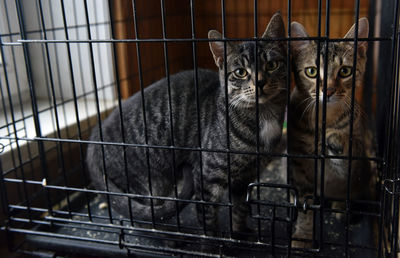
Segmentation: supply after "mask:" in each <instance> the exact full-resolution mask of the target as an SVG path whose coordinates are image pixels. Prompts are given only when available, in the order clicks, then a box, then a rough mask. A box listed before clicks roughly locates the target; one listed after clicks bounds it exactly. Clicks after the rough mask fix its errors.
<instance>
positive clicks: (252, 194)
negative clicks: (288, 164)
mask: <svg viewBox="0 0 400 258" xmlns="http://www.w3.org/2000/svg"><path fill="white" fill-rule="evenodd" d="M277 191H286V193H287V195H283V196H285V197H284V198H282V195H279V196H280V197H276V194H275V195H274V194H273V193H274V192H277ZM266 196H267V197H266ZM274 196H275V197H274ZM289 200H290V201H289ZM246 203H247V205H248V206H249V210H250V216H251V217H252V218H255V219H261V220H269V221H284V222H288V223H293V222H295V221H296V219H297V213H298V211H297V206H298V191H297V189H296V188H294V187H293V186H291V185H288V184H272V183H251V184H249V185H248V187H247V196H246ZM254 210H255V211H254Z"/></svg>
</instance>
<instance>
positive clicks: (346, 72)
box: [339, 66, 353, 78]
mask: <svg viewBox="0 0 400 258" xmlns="http://www.w3.org/2000/svg"><path fill="white" fill-rule="evenodd" d="M352 73H353V69H352V68H351V67H350V66H343V67H342V68H340V70H339V76H340V77H342V78H346V77H349V76H350V75H351V74H352Z"/></svg>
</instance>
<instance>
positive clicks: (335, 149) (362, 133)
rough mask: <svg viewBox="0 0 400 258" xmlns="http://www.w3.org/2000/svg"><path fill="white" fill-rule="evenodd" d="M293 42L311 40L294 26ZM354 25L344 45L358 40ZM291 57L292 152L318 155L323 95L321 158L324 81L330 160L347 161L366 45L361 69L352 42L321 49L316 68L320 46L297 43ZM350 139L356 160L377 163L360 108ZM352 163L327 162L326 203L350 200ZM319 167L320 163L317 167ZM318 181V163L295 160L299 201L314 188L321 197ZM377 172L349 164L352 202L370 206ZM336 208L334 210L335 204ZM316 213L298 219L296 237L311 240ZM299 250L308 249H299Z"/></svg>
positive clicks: (364, 32)
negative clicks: (366, 202)
mask: <svg viewBox="0 0 400 258" xmlns="http://www.w3.org/2000/svg"><path fill="white" fill-rule="evenodd" d="M358 24H359V27H358V37H359V38H367V37H368V31H369V29H368V20H367V19H366V18H362V19H360V20H359V23H358ZM291 28H292V33H293V34H292V35H293V36H294V37H309V36H308V34H307V32H306V30H305V29H304V27H303V26H302V25H301V24H300V23H297V22H293V23H292V24H291ZM354 37H355V25H353V27H352V28H351V29H350V30H349V31H348V33H347V34H346V35H345V36H344V38H345V39H354ZM291 46H292V48H291V49H292V56H293V61H294V62H293V67H294V75H295V82H296V87H295V89H294V90H293V92H292V94H291V100H290V107H289V108H290V110H291V112H290V116H289V127H290V128H289V130H290V132H291V133H290V134H289V136H290V138H289V142H290V146H291V148H290V149H289V152H290V153H292V154H302V155H304V154H306V155H307V154H309V155H312V154H314V152H315V150H314V137H315V121H316V120H315V118H316V117H315V116H316V111H315V110H316V103H317V101H316V98H317V91H319V107H320V108H319V125H318V130H319V137H320V138H319V141H318V153H319V154H321V151H322V147H321V146H322V145H321V137H322V103H323V101H324V99H323V82H324V76H326V77H327V78H326V80H327V86H326V102H327V103H326V133H325V135H326V149H325V151H326V154H327V155H333V156H344V157H348V156H349V138H350V122H351V121H350V115H351V95H352V82H353V76H355V83H356V87H357V88H359V87H362V84H363V78H364V72H365V64H366V61H367V47H368V44H367V42H366V41H359V42H358V46H357V60H356V62H357V68H356V69H355V68H354V67H353V60H354V42H353V41H343V42H329V45H328V49H327V52H326V51H325V46H324V45H321V47H320V49H321V52H320V53H321V55H320V64H319V66H318V65H317V53H318V52H317V48H318V44H317V43H316V42H314V41H293V42H292V43H291ZM325 60H327V62H328V64H327V71H326V72H327V73H326V74H324V62H325ZM317 69H319V71H320V72H319V75H320V80H319V82H320V85H318V86H317V85H316V84H317ZM352 122H353V133H352V155H353V157H373V156H374V155H373V154H371V153H373V149H374V148H373V142H374V141H373V137H372V133H371V131H370V130H369V129H368V127H367V125H366V121H365V117H364V114H363V111H362V108H361V106H360V105H359V104H358V103H357V102H355V104H354V117H353V121H352ZM348 164H349V161H348V160H346V159H334V158H326V159H325V182H324V194H325V197H328V198H342V199H343V198H346V192H347V175H348ZM318 166H319V167H320V166H321V163H319V164H318ZM320 173H321V171H320V169H319V171H318V178H314V159H307V158H294V159H291V176H292V180H293V184H294V186H296V187H297V188H298V190H299V194H300V198H303V197H304V196H306V195H312V194H313V191H314V184H315V183H316V182H317V183H318V188H317V189H318V194H320V193H319V191H320V180H321V179H320V177H321V175H320ZM374 178H375V174H374V170H373V169H372V168H371V164H370V161H368V160H361V159H357V160H353V161H352V163H351V178H350V185H351V192H350V198H351V200H360V199H361V200H371V198H372V196H373V192H374ZM333 205H334V206H335V207H336V208H341V209H344V207H343V206H338V203H337V202H334V203H333ZM312 217H313V215H312V212H308V213H307V214H304V213H299V217H298V219H297V225H296V229H295V233H294V237H299V238H307V239H311V237H312V227H313V226H312ZM295 244H296V245H297V246H309V245H308V244H303V243H295Z"/></svg>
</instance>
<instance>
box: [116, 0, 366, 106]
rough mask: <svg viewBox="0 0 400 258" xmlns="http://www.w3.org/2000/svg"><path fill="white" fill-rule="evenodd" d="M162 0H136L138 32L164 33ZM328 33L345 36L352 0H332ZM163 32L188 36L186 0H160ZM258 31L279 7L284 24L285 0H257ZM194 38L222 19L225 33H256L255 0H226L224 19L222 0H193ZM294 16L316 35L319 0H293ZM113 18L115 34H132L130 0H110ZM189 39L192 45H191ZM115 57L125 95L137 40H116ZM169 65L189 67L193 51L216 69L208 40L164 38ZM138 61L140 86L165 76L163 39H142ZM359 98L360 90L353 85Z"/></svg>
mask: <svg viewBox="0 0 400 258" xmlns="http://www.w3.org/2000/svg"><path fill="white" fill-rule="evenodd" d="M160 2H161V1H160V0H136V1H135V4H136V14H137V27H138V38H140V39H162V38H163V33H162V32H163V24H162V18H161V11H162V9H161V4H160ZM321 2H323V5H322V7H321V11H322V13H321V14H322V15H321V35H322V36H324V35H325V24H326V16H325V12H326V6H325V1H321ZM330 2H331V4H330V12H329V13H330V16H329V37H331V38H338V37H343V36H344V35H345V33H346V32H347V31H348V29H349V28H350V27H351V26H352V24H353V23H354V17H355V16H354V14H355V6H354V1H348V0H335V1H330ZM164 3H165V8H164V11H165V27H166V35H165V36H166V38H169V39H179V38H186V39H190V38H192V26H191V20H192V19H191V6H190V1H189V0H187V1H182V0H164ZM257 3H258V8H257V9H258V12H257V27H258V30H257V35H258V36H260V35H261V34H262V32H263V31H264V30H265V28H266V25H267V24H268V22H269V19H270V17H271V16H272V15H273V14H274V13H275V12H276V11H277V10H280V11H281V13H282V16H283V17H284V20H285V24H286V27H287V23H288V21H287V14H288V5H287V1H258V2H257ZM193 7H194V9H193V10H194V16H193V21H194V32H193V36H194V37H195V38H207V33H208V31H209V30H210V29H216V30H218V31H220V32H222V24H223V22H224V23H225V35H226V37H233V38H247V37H254V35H255V29H254V24H255V18H254V1H239V0H226V1H225V20H224V21H223V19H222V6H221V1H217V0H201V1H200V0H193ZM291 10H292V18H291V20H292V21H298V22H300V23H302V24H303V25H304V26H305V28H306V29H307V30H308V32H309V34H310V36H317V35H318V20H319V17H318V1H317V0H311V1H310V0H296V1H292V6H291ZM367 13H368V0H361V1H360V17H364V16H367ZM113 24H114V29H115V38H117V39H134V38H135V31H134V19H133V8H132V1H131V0H114V1H113ZM193 45H194V46H195V51H193ZM116 48H117V56H116V60H117V61H116V62H117V67H118V72H119V81H120V85H121V92H122V96H123V97H124V98H127V97H129V96H130V95H132V94H133V93H135V92H137V91H138V90H139V89H140V81H139V71H138V58H137V44H136V43H118V44H116ZM166 48H167V52H168V54H167V57H168V69H169V73H170V74H173V73H176V72H178V71H181V70H185V69H193V67H194V63H193V52H195V53H196V60H197V65H198V67H204V68H210V69H216V67H215V64H214V61H213V59H212V56H211V54H210V51H209V47H208V43H207V42H198V43H195V44H192V43H191V42H168V43H167V44H166ZM139 51H140V55H141V62H140V65H141V67H142V84H143V86H144V87H146V86H148V85H149V84H151V83H152V82H155V81H157V80H159V79H161V78H163V77H165V76H166V66H165V53H164V43H162V42H157V43H154V42H153V43H148V42H146V43H140V44H139ZM357 95H358V96H357V98H360V99H361V90H358V91H357Z"/></svg>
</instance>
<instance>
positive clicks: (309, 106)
mask: <svg viewBox="0 0 400 258" xmlns="http://www.w3.org/2000/svg"><path fill="white" fill-rule="evenodd" d="M311 107H312V108H314V109H315V100H314V99H311V101H310V102H309V103H308V104H307V106H306V108H305V109H304V110H303V113H302V114H301V116H300V120H301V119H303V116H304V114H305V113H308V111H309V109H310V108H311Z"/></svg>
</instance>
